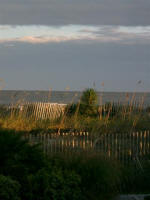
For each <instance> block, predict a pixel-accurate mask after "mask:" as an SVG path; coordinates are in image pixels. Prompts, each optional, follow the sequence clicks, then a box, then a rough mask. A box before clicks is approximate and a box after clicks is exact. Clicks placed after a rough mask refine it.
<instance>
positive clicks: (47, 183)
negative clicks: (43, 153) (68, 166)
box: [28, 167, 82, 200]
mask: <svg viewBox="0 0 150 200" xmlns="http://www.w3.org/2000/svg"><path fill="white" fill-rule="evenodd" d="M28 180H29V185H30V188H29V190H30V194H32V198H31V197H30V198H28V199H34V200H50V199H53V200H70V199H72V200H78V199H82V193H81V189H80V186H81V185H80V182H81V181H80V177H79V175H77V174H76V173H75V172H73V171H70V170H66V171H65V170H61V169H60V168H55V167H54V168H52V169H50V170H46V169H42V170H40V171H39V172H38V173H37V174H36V175H31V176H30V177H28ZM39 183H40V184H39Z"/></svg>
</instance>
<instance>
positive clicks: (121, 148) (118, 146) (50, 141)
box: [25, 131, 150, 163]
mask: <svg viewBox="0 0 150 200" xmlns="http://www.w3.org/2000/svg"><path fill="white" fill-rule="evenodd" d="M25 137H26V138H27V139H29V142H30V143H31V144H37V143H41V146H42V148H43V151H44V153H46V154H49V153H56V152H64V153H65V152H66V153H67V152H71V151H72V152H80V151H83V150H84V151H94V152H98V153H102V154H105V155H107V156H108V157H110V158H114V159H117V160H120V161H122V162H123V163H129V162H130V161H133V160H139V161H140V160H144V159H147V156H148V155H149V154H150V131H143V132H131V133H113V134H103V135H101V136H100V137H95V138H94V137H91V136H90V134H89V133H88V132H80V133H74V132H72V133H61V134H58V133H51V134H37V135H32V134H29V135H26V136H25Z"/></svg>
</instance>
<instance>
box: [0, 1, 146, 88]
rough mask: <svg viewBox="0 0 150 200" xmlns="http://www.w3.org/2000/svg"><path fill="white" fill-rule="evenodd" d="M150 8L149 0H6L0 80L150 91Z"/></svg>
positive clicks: (14, 84)
mask: <svg viewBox="0 0 150 200" xmlns="http://www.w3.org/2000/svg"><path fill="white" fill-rule="evenodd" d="M149 11H150V1H148V0H74V1H73V0H2V1H0V61H1V62H0V85H2V84H3V83H4V82H5V84H4V85H5V89H23V90H34V89H38V90H48V89H49V88H52V89H53V90H65V88H68V87H69V88H70V90H83V89H84V88H87V87H92V86H93V83H95V85H96V89H97V90H101V89H102V83H103V82H104V88H103V89H104V90H105V91H149V90H150V78H149V75H150V20H149V19H150V12H149ZM138 83H140V84H138Z"/></svg>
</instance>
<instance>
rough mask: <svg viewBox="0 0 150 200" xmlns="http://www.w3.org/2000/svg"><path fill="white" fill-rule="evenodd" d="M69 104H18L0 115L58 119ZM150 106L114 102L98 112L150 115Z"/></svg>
mask: <svg viewBox="0 0 150 200" xmlns="http://www.w3.org/2000/svg"><path fill="white" fill-rule="evenodd" d="M66 106H67V104H58V103H45V102H44V103H43V102H34V103H31V102H23V103H20V102H18V103H17V104H15V105H13V104H10V105H7V106H6V105H5V106H2V105H1V107H0V115H4V116H6V114H15V115H18V114H20V115H23V116H25V117H28V118H29V117H31V118H34V119H35V120H39V119H56V118H59V117H60V116H61V115H63V114H64V111H65V108H66ZM148 106H149V105H147V106H144V105H143V102H142V103H139V102H136V101H133V102H130V103H129V102H126V103H124V104H123V103H121V102H117V103H116V102H112V103H106V104H104V105H100V106H99V108H98V112H99V115H100V117H102V116H110V117H111V116H112V117H113V116H114V115H115V114H116V113H118V112H122V113H123V115H124V116H125V115H127V114H130V113H132V112H137V113H139V112H145V111H146V112H148V113H150V109H148Z"/></svg>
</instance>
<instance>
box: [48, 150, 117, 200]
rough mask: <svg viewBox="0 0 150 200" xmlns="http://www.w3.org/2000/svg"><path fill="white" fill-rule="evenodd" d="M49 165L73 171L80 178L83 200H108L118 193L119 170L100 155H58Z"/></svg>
mask: <svg viewBox="0 0 150 200" xmlns="http://www.w3.org/2000/svg"><path fill="white" fill-rule="evenodd" d="M50 162H51V165H53V166H56V167H60V166H61V168H62V170H73V171H75V173H76V174H78V175H79V176H80V178H81V190H82V194H83V195H84V198H85V199H87V200H88V199H92V200H99V199H106V198H107V199H109V198H111V197H112V196H114V195H116V194H117V193H118V184H119V183H120V168H119V167H118V166H117V165H116V163H115V162H113V161H110V160H108V159H107V158H106V157H103V156H102V155H100V154H94V153H92V152H91V153H86V152H83V153H70V154H67V155H64V154H58V155H55V156H54V157H52V158H51V159H50Z"/></svg>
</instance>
